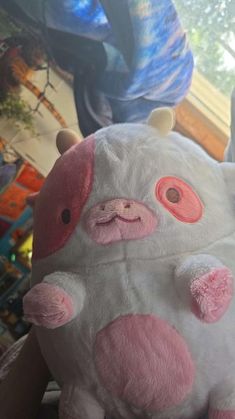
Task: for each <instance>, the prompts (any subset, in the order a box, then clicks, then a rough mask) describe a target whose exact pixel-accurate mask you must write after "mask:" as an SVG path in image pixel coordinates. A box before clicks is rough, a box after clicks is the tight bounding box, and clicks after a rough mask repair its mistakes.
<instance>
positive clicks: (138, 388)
mask: <svg viewBox="0 0 235 419" xmlns="http://www.w3.org/2000/svg"><path fill="white" fill-rule="evenodd" d="M95 363H96V368H97V372H98V374H99V377H100V380H101V382H102V384H103V385H104V387H105V388H106V389H107V390H108V391H109V392H110V393H111V394H112V395H113V396H114V397H118V398H120V399H121V400H124V401H125V402H127V403H129V404H131V405H133V406H135V407H137V408H140V409H147V410H149V411H157V410H163V409H166V408H170V407H173V406H177V405H178V404H179V403H180V402H182V401H183V400H184V399H185V397H186V396H187V395H188V394H189V393H190V391H191V389H192V385H193V382H194V365H193V361H192V358H191V355H190V353H189V350H188V348H187V345H186V343H185V341H184V340H183V338H182V337H181V336H180V335H179V334H178V333H177V332H176V330H174V329H173V328H172V327H171V326H170V325H169V324H168V323H167V322H165V321H164V320H161V319H160V318H157V317H155V316H153V315H128V316H123V317H119V318H117V319H116V320H115V321H113V322H112V323H110V324H109V325H108V326H106V327H105V328H104V329H102V330H101V331H100V332H99V333H98V334H97V336H96V342H95Z"/></svg>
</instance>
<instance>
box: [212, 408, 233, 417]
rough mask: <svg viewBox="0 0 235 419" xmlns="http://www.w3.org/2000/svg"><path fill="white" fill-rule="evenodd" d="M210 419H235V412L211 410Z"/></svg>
mask: <svg viewBox="0 0 235 419" xmlns="http://www.w3.org/2000/svg"><path fill="white" fill-rule="evenodd" d="M209 419H235V410H210V412H209Z"/></svg>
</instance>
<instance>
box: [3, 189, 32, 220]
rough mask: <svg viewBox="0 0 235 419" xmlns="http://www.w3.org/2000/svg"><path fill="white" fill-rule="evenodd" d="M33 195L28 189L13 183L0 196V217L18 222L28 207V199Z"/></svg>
mask: <svg viewBox="0 0 235 419" xmlns="http://www.w3.org/2000/svg"><path fill="white" fill-rule="evenodd" d="M30 193H31V191H30V190H28V189H23V188H21V187H20V186H18V185H16V184H15V183H12V184H11V185H10V186H8V188H7V189H6V191H5V192H4V193H3V194H1V196H0V215H1V217H7V218H10V219H11V220H16V219H17V218H18V217H19V216H20V215H21V213H22V211H23V210H24V209H25V207H26V197H27V196H28V195H29V194H30Z"/></svg>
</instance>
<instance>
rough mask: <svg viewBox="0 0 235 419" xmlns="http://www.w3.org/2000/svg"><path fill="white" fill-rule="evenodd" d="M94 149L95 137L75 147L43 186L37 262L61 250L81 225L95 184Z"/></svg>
mask: <svg viewBox="0 0 235 419" xmlns="http://www.w3.org/2000/svg"><path fill="white" fill-rule="evenodd" d="M94 145H95V143H94V138H93V137H92V136H91V137H89V138H87V139H86V140H84V141H82V142H81V143H79V144H77V145H75V146H73V147H71V148H70V149H69V150H68V151H67V152H66V153H65V154H63V155H62V156H61V157H60V158H59V159H58V160H57V162H56V164H55V166H54V167H53V169H52V171H51V172H50V174H49V176H48V178H47V181H46V182H45V184H44V185H43V187H42V189H41V191H40V194H39V196H38V198H37V200H36V205H35V213H34V220H35V224H34V225H35V227H34V244H33V258H34V259H40V258H43V257H45V256H48V255H50V254H51V253H53V252H55V251H56V250H58V249H60V248H61V247H62V246H63V245H64V244H65V243H66V241H67V240H68V238H69V236H70V235H71V234H72V232H73V231H74V229H75V227H76V225H77V223H78V222H79V218H80V214H81V211H82V208H83V206H84V204H85V202H86V200H87V198H88V196H89V194H90V191H91V188H92V183H93V166H94ZM64 214H65V216H64Z"/></svg>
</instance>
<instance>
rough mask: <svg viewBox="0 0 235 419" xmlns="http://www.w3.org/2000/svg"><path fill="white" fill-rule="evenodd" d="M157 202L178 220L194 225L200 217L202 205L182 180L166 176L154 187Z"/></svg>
mask: <svg viewBox="0 0 235 419" xmlns="http://www.w3.org/2000/svg"><path fill="white" fill-rule="evenodd" d="M155 193H156V197H157V199H158V201H160V202H161V204H162V205H163V206H164V207H165V208H166V209H167V210H168V211H169V212H170V213H171V214H172V215H173V216H174V217H175V218H177V219H178V220H180V221H183V222H185V223H196V222H197V221H198V220H200V218H201V217H202V213H203V204H202V202H201V200H200V198H199V197H198V195H197V194H196V193H195V192H194V191H193V189H192V188H191V186H189V185H188V184H187V183H185V182H184V181H183V180H181V179H179V178H176V177H173V176H166V177H163V178H162V179H160V180H159V181H158V183H157V185H156V190H155Z"/></svg>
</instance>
